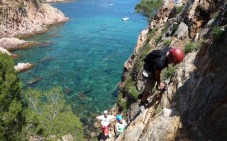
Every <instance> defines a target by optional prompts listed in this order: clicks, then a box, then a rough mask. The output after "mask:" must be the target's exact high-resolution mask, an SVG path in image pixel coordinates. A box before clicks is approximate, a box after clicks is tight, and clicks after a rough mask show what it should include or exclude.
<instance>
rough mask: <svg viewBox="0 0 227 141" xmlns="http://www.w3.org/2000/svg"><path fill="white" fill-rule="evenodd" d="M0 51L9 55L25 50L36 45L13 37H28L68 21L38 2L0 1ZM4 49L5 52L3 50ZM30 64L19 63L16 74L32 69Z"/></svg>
mask: <svg viewBox="0 0 227 141" xmlns="http://www.w3.org/2000/svg"><path fill="white" fill-rule="evenodd" d="M0 4H1V5H0V47H1V48H0V50H1V52H5V53H7V54H9V55H11V54H10V53H9V52H8V51H6V50H9V51H12V50H16V49H25V48H28V47H31V46H33V45H35V44H48V43H37V42H32V41H25V40H20V39H18V38H15V37H21V36H28V35H33V34H36V33H41V32H45V31H47V27H48V26H50V25H53V24H57V23H61V22H65V21H67V20H68V18H67V17H65V16H64V14H63V13H62V12H61V11H60V10H58V9H56V8H54V7H52V6H50V5H49V4H45V3H40V2H39V1H38V0H37V1H33V0H26V1H24V0H18V1H11V0H2V1H0ZM5 49H6V50H5ZM32 67H33V65H32V64H30V63H19V64H18V65H17V66H15V70H16V72H21V71H25V70H27V69H30V68H32Z"/></svg>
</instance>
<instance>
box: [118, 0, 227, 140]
mask: <svg viewBox="0 0 227 141" xmlns="http://www.w3.org/2000/svg"><path fill="white" fill-rule="evenodd" d="M226 26H227V0H213V1H210V0H183V1H182V0H181V1H179V3H174V1H173V0H165V1H164V5H163V7H162V8H161V9H159V11H158V13H157V14H156V16H155V17H154V20H153V21H152V22H151V23H150V26H149V29H148V30H146V31H143V32H142V33H141V35H140V36H139V38H138V43H137V46H136V48H135V50H134V52H133V54H132V55H131V56H130V57H129V59H128V60H127V61H126V63H125V65H124V66H125V68H124V72H123V74H122V82H121V84H120V92H119V95H121V97H120V98H119V97H118V105H119V107H120V109H124V108H125V107H127V109H126V111H127V112H126V115H127V119H128V121H130V124H129V126H128V127H127V129H126V130H125V132H124V133H123V134H122V135H121V136H120V137H119V138H118V139H117V140H119V141H120V140H124V141H137V140H141V141H157V140H159V141H161V140H162V141H169V140H223V141H224V140H226V139H227V87H226V84H227V71H226V70H227V65H226V64H227V57H226V56H227V48H226V45H227V33H226ZM166 46H171V47H181V48H182V49H184V51H185V53H186V56H185V58H184V61H183V62H182V63H180V64H178V65H177V66H176V67H173V68H172V69H170V68H171V67H169V69H165V70H163V71H162V79H163V81H165V82H166V83H167V84H168V89H167V90H166V91H164V92H160V91H157V90H156V91H154V93H153V94H152V95H151V96H150V97H149V101H150V104H149V105H148V108H146V109H145V110H142V111H141V110H140V109H139V106H138V103H139V101H140V100H138V99H137V97H136V94H137V95H138V94H139V93H141V91H142V90H143V84H142V83H141V72H140V71H141V67H142V66H143V59H144V57H145V56H146V54H148V53H149V52H150V51H151V50H153V49H161V48H164V47H166ZM133 88H136V90H137V92H135V89H133ZM133 90H134V91H133ZM124 101H126V104H125V103H124V104H123V102H124ZM124 105H127V106H125V107H124Z"/></svg>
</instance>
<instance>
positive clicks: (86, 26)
mask: <svg viewBox="0 0 227 141" xmlns="http://www.w3.org/2000/svg"><path fill="white" fill-rule="evenodd" d="M138 2H139V0H81V1H77V2H69V3H55V4H52V5H53V6H54V7H57V8H58V9H60V10H61V11H63V13H64V14H65V16H67V17H69V18H70V20H69V21H68V22H66V23H64V24H60V25H56V26H52V27H51V28H50V29H49V31H48V32H46V33H44V34H39V35H35V36H33V37H30V38H28V39H26V40H33V41H42V42H50V44H47V45H45V46H35V47H33V48H31V49H28V50H19V51H15V52H14V53H16V54H18V55H19V56H20V58H19V59H18V60H16V62H31V63H33V64H35V65H36V66H35V68H33V69H31V70H29V71H26V72H23V73H20V74H19V77H20V78H21V80H22V81H23V82H24V87H25V88H28V87H32V88H36V89H39V90H48V89H50V88H52V87H55V86H61V87H62V88H63V89H64V91H65V95H66V98H67V101H68V102H69V103H70V104H72V106H73V110H74V112H75V113H76V114H77V115H79V116H80V117H81V118H82V119H83V118H86V117H92V114H94V113H100V111H103V110H104V109H108V108H110V107H112V106H113V104H114V103H115V102H116V96H115V95H114V93H115V92H116V89H117V84H118V83H119V82H120V80H121V73H122V71H123V65H124V62H125V61H126V60H127V59H128V57H129V56H130V54H131V53H132V51H133V49H134V48H135V45H136V41H137V37H138V35H139V33H140V32H141V30H142V29H145V28H146V26H147V20H146V18H145V17H143V16H142V15H139V14H135V13H134V6H135V5H136V4H137V3H138ZM125 16H128V17H129V18H130V19H129V20H128V21H122V20H121V19H122V18H123V17H125ZM36 77H40V78H41V81H39V82H37V83H35V84H34V85H31V86H29V85H28V82H29V81H31V80H33V79H34V78H36Z"/></svg>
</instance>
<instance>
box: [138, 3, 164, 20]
mask: <svg viewBox="0 0 227 141" xmlns="http://www.w3.org/2000/svg"><path fill="white" fill-rule="evenodd" d="M161 5H162V0H141V2H140V3H139V4H137V5H136V6H135V9H136V12H137V13H142V14H144V15H145V16H147V17H149V18H152V17H153V16H154V14H155V13H156V12H157V9H158V8H159V7H160V6H161Z"/></svg>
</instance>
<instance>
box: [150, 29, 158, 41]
mask: <svg viewBox="0 0 227 141" xmlns="http://www.w3.org/2000/svg"><path fill="white" fill-rule="evenodd" d="M157 30H158V28H154V29H152V30H151V31H150V32H149V33H148V40H149V41H150V40H151V39H152V38H153V37H154V34H155V32H156V31H157Z"/></svg>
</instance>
